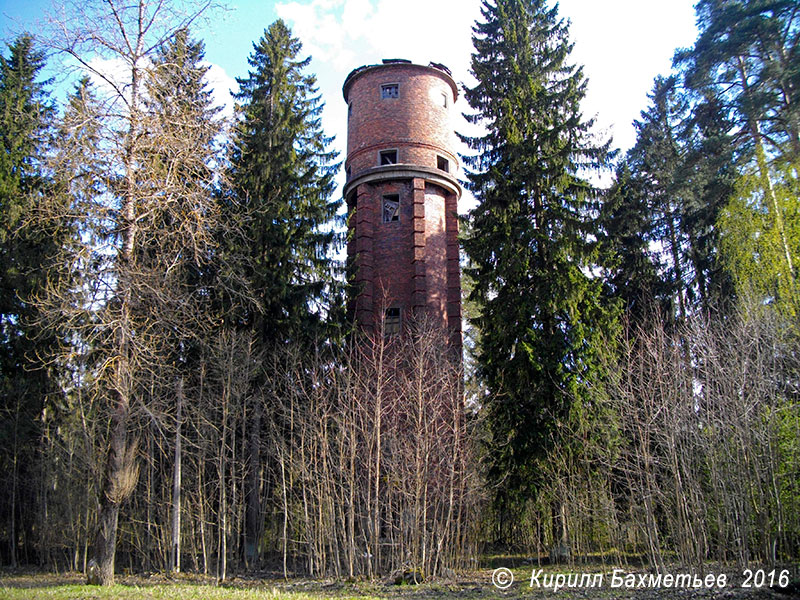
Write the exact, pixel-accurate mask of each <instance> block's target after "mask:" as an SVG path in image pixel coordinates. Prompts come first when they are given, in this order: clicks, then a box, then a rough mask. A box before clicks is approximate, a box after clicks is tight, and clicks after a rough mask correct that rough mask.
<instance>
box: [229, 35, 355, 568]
mask: <svg viewBox="0 0 800 600" xmlns="http://www.w3.org/2000/svg"><path fill="white" fill-rule="evenodd" d="M301 50H302V45H301V43H300V41H299V40H297V39H296V38H294V37H292V33H291V31H290V29H289V28H288V27H287V26H286V24H285V23H284V22H283V21H281V20H278V21H276V22H275V23H273V24H272V25H270V27H269V28H268V29H267V30H266V31H265V32H264V35H263V36H262V38H261V39H260V40H259V41H258V43H256V44H254V47H253V52H252V54H251V55H250V57H249V64H250V67H251V70H250V72H249V74H248V76H247V77H245V78H242V79H239V80H238V82H239V87H240V91H239V93H238V94H237V96H236V98H237V100H238V102H239V120H238V124H237V127H236V131H235V140H234V146H233V151H232V156H231V164H230V171H229V178H230V182H231V197H230V198H226V199H225V200H227V204H226V206H227V207H228V210H229V211H230V214H231V217H232V218H235V219H236V220H237V222H238V223H240V224H241V226H242V229H243V232H244V241H243V242H242V243H241V244H240V245H238V246H237V247H233V248H229V249H228V252H229V253H233V254H240V255H244V257H245V258H246V261H245V275H246V279H247V281H248V285H249V288H250V289H251V290H253V292H254V293H255V295H256V296H257V298H258V302H257V304H256V305H255V306H246V307H243V310H242V311H240V313H239V314H238V325H239V326H240V327H243V328H246V329H247V330H249V331H251V332H253V334H254V336H255V339H256V340H257V342H258V347H259V349H260V350H261V351H262V352H267V353H269V352H272V351H275V350H277V349H279V348H281V347H284V346H285V345H286V344H290V343H301V344H302V343H308V342H313V341H316V340H317V339H318V338H322V337H323V336H324V335H325V332H324V327H325V316H326V312H328V311H329V310H330V308H331V307H332V299H333V298H334V297H335V296H334V295H332V293H331V292H332V291H334V288H335V278H334V274H335V269H336V268H337V267H336V263H335V262H334V260H333V258H332V256H331V250H332V249H333V244H334V243H335V241H336V234H335V232H334V231H333V229H332V227H331V224H332V220H333V219H334V217H335V215H336V212H337V210H338V208H339V206H340V204H341V200H338V199H337V200H332V199H331V196H332V194H333V190H334V181H333V176H334V172H335V170H336V169H337V168H338V165H337V164H334V161H335V159H336V153H335V152H333V151H331V150H329V148H328V147H329V145H330V143H331V141H332V139H331V138H329V137H326V136H325V135H324V133H323V131H322V126H321V121H320V117H321V112H322V108H323V104H322V101H321V99H320V97H319V95H318V93H317V88H316V79H315V77H314V76H313V75H310V74H307V73H306V69H307V67H308V64H309V62H310V60H311V59H310V57H308V58H301V57H300V56H301V54H300V53H301ZM252 385H253V387H254V388H262V389H263V384H262V383H261V382H260V381H254V382H252ZM252 397H253V399H254V400H253V401H254V406H253V407H252V408H251V410H252V412H251V414H252V415H253V416H252V418H251V420H250V424H249V425H250V432H249V433H248V438H249V445H248V452H249V457H248V462H249V474H248V482H247V489H246V494H247V509H246V510H247V513H246V518H245V556H244V558H245V560H246V562H247V563H248V564H251V563H252V561H254V560H257V557H258V550H257V548H258V539H259V536H260V532H261V531H262V528H263V524H262V521H263V518H262V515H263V511H262V509H261V495H262V493H263V492H262V486H261V485H260V484H259V478H260V477H261V442H260V440H261V434H262V432H261V418H262V415H263V411H264V405H263V403H262V400H260V398H262V394H261V393H258V394H254V395H253V396H252Z"/></svg>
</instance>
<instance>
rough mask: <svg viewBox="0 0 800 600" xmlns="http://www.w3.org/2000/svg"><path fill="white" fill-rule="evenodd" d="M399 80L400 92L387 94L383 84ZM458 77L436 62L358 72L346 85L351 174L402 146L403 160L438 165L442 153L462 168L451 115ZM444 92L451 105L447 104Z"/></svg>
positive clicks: (400, 159)
mask: <svg viewBox="0 0 800 600" xmlns="http://www.w3.org/2000/svg"><path fill="white" fill-rule="evenodd" d="M386 83H397V84H398V86H399V96H398V97H397V98H381V86H382V85H383V84H386ZM451 83H452V79H450V78H449V76H447V75H446V74H445V73H443V72H441V71H439V70H438V69H434V68H432V67H423V66H420V65H406V64H389V65H376V66H375V67H371V68H368V69H365V71H364V72H363V73H362V74H360V75H359V74H357V75H355V76H354V77H353V78H352V79H351V80H350V82H349V83H348V85H347V87H346V88H345V92H346V94H345V100H346V101H347V102H348V115H349V117H348V123H347V160H346V161H345V169H349V170H350V173H351V177H352V176H355V175H357V174H358V173H359V172H361V171H363V170H365V169H368V168H370V167H375V166H377V165H378V164H379V162H378V153H379V152H380V151H381V150H385V149H394V148H396V149H397V150H398V162H400V163H404V164H414V165H421V166H428V167H431V168H436V157H437V155H441V156H444V157H445V158H447V159H448V160H449V161H450V172H451V173H456V172H457V169H458V157H457V156H456V153H455V152H454V151H453V148H454V147H455V140H454V133H453V125H452V120H451V115H452V112H453V103H454V102H455V92H454V90H453V88H451ZM442 94H444V95H446V97H447V107H446V108H445V107H444V106H442V103H441V99H442Z"/></svg>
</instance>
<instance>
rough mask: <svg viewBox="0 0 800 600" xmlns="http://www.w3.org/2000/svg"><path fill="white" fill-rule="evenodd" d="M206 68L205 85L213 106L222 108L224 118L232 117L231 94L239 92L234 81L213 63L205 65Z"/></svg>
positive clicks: (232, 102) (237, 85) (232, 100)
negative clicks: (208, 90) (209, 92)
mask: <svg viewBox="0 0 800 600" xmlns="http://www.w3.org/2000/svg"><path fill="white" fill-rule="evenodd" d="M205 66H207V67H208V71H206V76H205V80H206V84H207V85H208V88H209V89H210V90H211V98H212V100H213V103H214V106H221V107H222V114H223V116H225V117H226V118H230V117H232V116H233V104H234V99H233V96H232V93H235V92H237V91H238V90H239V84H238V83H236V79H234V78H233V77H231V76H230V75H228V74H227V73H226V72H225V69H223V68H222V67H220V66H219V65H215V64H214V63H205Z"/></svg>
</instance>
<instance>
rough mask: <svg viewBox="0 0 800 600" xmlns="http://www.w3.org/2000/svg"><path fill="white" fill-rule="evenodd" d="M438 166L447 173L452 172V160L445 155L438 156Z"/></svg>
mask: <svg viewBox="0 0 800 600" xmlns="http://www.w3.org/2000/svg"><path fill="white" fill-rule="evenodd" d="M436 166H437V167H438V168H439V169H440V170H442V171H444V172H445V173H449V172H450V161H449V160H447V159H446V158H445V157H444V156H437V157H436Z"/></svg>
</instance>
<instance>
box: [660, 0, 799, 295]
mask: <svg viewBox="0 0 800 600" xmlns="http://www.w3.org/2000/svg"><path fill="white" fill-rule="evenodd" d="M696 10H697V17H698V18H697V21H698V26H699V28H700V36H699V37H698V39H697V42H696V43H695V45H694V47H692V48H689V49H685V50H681V51H679V52H677V53H676V55H675V60H674V62H675V65H676V66H678V67H680V68H682V69H683V70H684V77H685V81H686V85H687V87H689V88H691V89H694V90H698V91H699V92H701V93H704V94H705V95H708V96H712V97H714V98H715V99H716V101H717V102H719V103H720V104H721V105H722V112H723V114H725V113H727V118H730V119H731V120H732V121H733V124H734V125H735V126H736V127H735V129H733V131H734V132H735V133H736V140H735V142H736V143H735V149H736V152H737V157H738V159H739V162H740V164H743V165H745V169H746V171H747V174H750V173H754V174H757V177H758V180H759V181H760V188H761V194H763V197H764V202H763V206H764V207H765V208H766V209H767V210H769V212H770V213H771V214H770V219H772V220H773V221H774V224H775V226H774V232H775V234H776V241H777V243H778V245H779V248H780V254H781V255H782V257H783V260H784V261H785V274H786V276H788V278H789V283H788V285H787V288H788V289H792V290H794V289H795V288H796V287H797V285H798V265H797V262H798V260H800V259H799V258H798V257H797V256H796V255H795V254H794V251H793V248H792V241H791V240H790V239H789V237H790V234H789V233H788V232H787V230H786V226H785V224H784V221H785V220H786V219H791V218H792V217H793V215H792V214H791V213H785V212H784V210H783V207H782V203H781V202H780V199H779V198H778V195H777V194H776V190H775V187H776V181H775V179H776V174H775V173H772V172H771V163H772V162H773V161H778V163H781V162H782V163H783V164H784V165H785V162H786V161H788V162H790V163H791V162H793V161H795V160H796V159H797V157H798V156H800V75H798V73H800V10H798V7H797V2H795V1H794V0H756V1H745V0H701V1H700V2H698V4H697V7H696ZM778 169H782V166H781V165H780V164H779V165H778ZM777 176H778V177H779V175H777ZM795 178H796V176H795ZM745 187H750V188H751V189H752V186H750V185H748V186H745Z"/></svg>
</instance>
